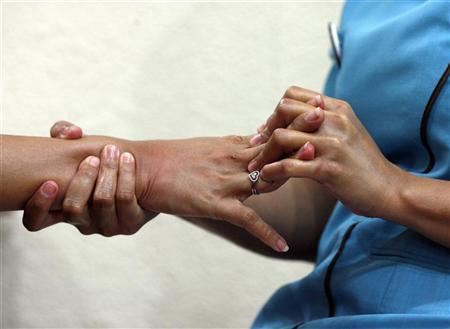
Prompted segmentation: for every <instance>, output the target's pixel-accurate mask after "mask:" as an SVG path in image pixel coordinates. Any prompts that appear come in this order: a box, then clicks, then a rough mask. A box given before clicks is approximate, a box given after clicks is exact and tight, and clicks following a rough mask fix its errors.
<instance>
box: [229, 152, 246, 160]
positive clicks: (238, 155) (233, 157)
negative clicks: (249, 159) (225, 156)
mask: <svg viewBox="0 0 450 329" xmlns="http://www.w3.org/2000/svg"><path fill="white" fill-rule="evenodd" d="M229 158H230V160H233V161H242V160H243V159H244V155H243V154H242V152H239V151H237V152H233V153H231V154H230V156H229Z"/></svg>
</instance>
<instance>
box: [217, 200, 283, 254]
mask: <svg viewBox="0 0 450 329" xmlns="http://www.w3.org/2000/svg"><path fill="white" fill-rule="evenodd" d="M217 215H218V217H219V218H220V219H223V220H226V221H227V222H229V223H231V224H234V225H236V226H239V227H242V228H243V229H244V230H246V231H247V232H249V233H250V234H251V235H253V236H254V237H256V238H258V239H259V240H261V241H262V242H263V243H264V244H266V245H267V246H269V247H270V248H272V249H273V250H275V251H278V252H286V251H288V250H289V246H288V244H287V243H286V240H285V239H283V237H282V236H281V235H280V234H278V232H277V231H275V229H274V228H273V227H272V226H270V225H269V224H267V223H266V222H265V221H264V220H262V218H261V217H259V215H258V214H257V213H256V212H255V211H254V210H253V209H251V208H249V207H246V206H244V205H243V204H242V203H240V202H238V201H236V202H235V203H234V202H232V203H230V204H229V205H228V206H226V207H222V208H221V209H220V210H219V213H218V214H217Z"/></svg>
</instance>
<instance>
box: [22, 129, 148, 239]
mask: <svg viewBox="0 0 450 329" xmlns="http://www.w3.org/2000/svg"><path fill="white" fill-rule="evenodd" d="M50 135H51V136H52V137H54V138H61V139H78V138H81V137H82V136H83V133H82V130H81V129H80V128H79V127H77V126H75V125H73V124H71V123H69V122H66V121H59V122H57V123H55V124H54V125H53V127H52V128H51V130H50ZM96 182H97V184H96ZM134 184H135V160H134V157H133V155H132V154H130V153H123V154H121V155H120V159H119V153H118V149H117V148H115V147H114V146H112V145H109V146H107V147H105V148H104V149H103V151H102V154H101V159H99V158H98V157H96V156H89V157H87V158H86V159H85V160H84V161H82V162H81V163H80V165H79V167H78V170H77V172H76V174H75V176H74V178H73V179H72V181H71V183H70V185H69V187H68V189H67V191H66V194H65V195H64V201H63V209H62V210H58V211H53V210H50V209H51V207H52V204H53V203H54V202H55V200H56V196H57V194H58V189H59V187H58V185H57V184H56V183H55V182H54V181H46V182H44V183H43V184H42V185H41V186H40V188H39V189H38V190H37V191H36V192H35V193H34V195H33V196H32V197H31V198H30V200H29V201H28V203H27V204H26V207H25V211H24V215H23V224H24V226H25V227H26V228H27V229H28V230H30V231H38V230H41V229H43V228H45V227H48V226H51V225H54V224H56V223H59V222H67V223H70V224H72V225H74V226H75V227H77V228H78V230H79V231H80V232H81V233H83V234H93V233H100V234H102V235H105V236H112V235H117V234H133V233H136V232H137V231H138V230H139V229H140V228H141V227H142V226H143V225H144V224H145V223H146V222H148V221H149V220H150V219H151V218H153V217H155V216H156V215H157V214H155V213H150V212H145V211H144V210H143V209H142V208H141V207H140V206H139V205H138V204H137V199H136V196H135V192H134V191H135V186H134ZM114 196H115V197H114Z"/></svg>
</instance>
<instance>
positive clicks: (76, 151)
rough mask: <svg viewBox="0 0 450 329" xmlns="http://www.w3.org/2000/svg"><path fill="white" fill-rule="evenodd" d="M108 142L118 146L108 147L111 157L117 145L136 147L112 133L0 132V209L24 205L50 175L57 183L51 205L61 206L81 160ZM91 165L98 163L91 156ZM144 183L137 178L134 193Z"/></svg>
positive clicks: (140, 188) (126, 147) (20, 207)
mask: <svg viewBox="0 0 450 329" xmlns="http://www.w3.org/2000/svg"><path fill="white" fill-rule="evenodd" d="M107 144H111V146H112V144H114V145H116V146H118V147H117V148H116V149H114V148H108V150H109V151H108V154H107V155H108V157H109V158H110V159H111V160H114V159H115V157H118V152H119V150H118V148H120V150H121V151H128V152H131V153H133V152H136V151H137V150H136V145H134V144H133V143H132V142H130V141H125V140H121V139H116V138H111V137H102V136H92V137H85V138H83V139H79V140H61V139H52V138H44V137H25V136H8V135H2V136H1V146H2V157H1V168H2V171H1V176H0V185H1V190H0V210H1V211H5V210H20V209H23V208H24V206H25V204H26V202H27V200H28V199H29V198H30V196H31V195H32V194H33V193H34V191H35V190H36V189H37V188H38V187H39V185H40V184H41V183H42V182H43V181H45V180H49V179H52V180H54V181H55V182H56V183H57V185H58V186H59V192H58V197H57V199H56V202H55V204H54V208H55V209H60V208H61V203H62V200H63V196H64V194H65V192H66V189H67V187H68V185H69V183H70V181H71V179H72V177H73V176H74V175H75V172H76V171H77V168H78V165H79V164H80V162H82V160H83V159H85V158H86V157H88V156H89V155H100V153H101V150H102V149H103V147H104V146H105V145H107ZM91 160H92V159H91ZM90 165H92V166H94V167H97V166H98V163H97V164H96V161H95V160H92V163H90ZM143 184H144V181H143V180H142V179H138V180H137V186H136V190H137V193H140V192H141V191H142V190H143ZM105 197H108V196H105Z"/></svg>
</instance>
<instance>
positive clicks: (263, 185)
mask: <svg viewBox="0 0 450 329" xmlns="http://www.w3.org/2000/svg"><path fill="white" fill-rule="evenodd" d="M314 156H315V147H314V145H313V144H312V143H310V142H306V143H305V144H304V145H303V146H302V147H301V148H300V150H298V152H297V153H296V155H295V158H297V159H299V160H304V161H311V160H313V159H314ZM287 181H288V178H285V177H283V178H281V179H278V178H273V177H265V176H264V175H263V172H261V173H260V180H259V181H258V182H257V184H256V190H257V191H258V192H259V193H269V192H273V191H275V190H277V189H279V188H280V187H281V186H283V185H284V183H286V182H287Z"/></svg>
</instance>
